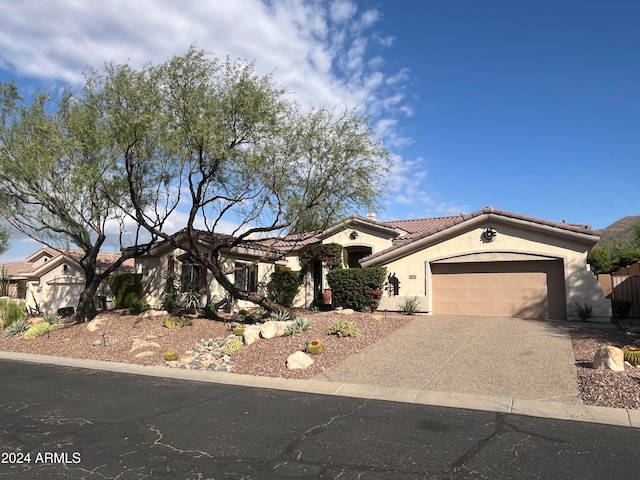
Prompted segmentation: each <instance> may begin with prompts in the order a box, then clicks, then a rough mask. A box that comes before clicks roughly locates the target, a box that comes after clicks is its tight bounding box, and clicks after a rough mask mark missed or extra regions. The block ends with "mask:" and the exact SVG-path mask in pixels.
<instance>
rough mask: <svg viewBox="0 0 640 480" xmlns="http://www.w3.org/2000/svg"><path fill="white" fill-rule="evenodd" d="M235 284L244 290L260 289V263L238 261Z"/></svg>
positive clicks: (254, 290)
mask: <svg viewBox="0 0 640 480" xmlns="http://www.w3.org/2000/svg"><path fill="white" fill-rule="evenodd" d="M235 268H236V271H235V274H234V279H233V284H234V286H235V287H236V288H237V289H238V290H242V291H243V292H257V291H258V265H255V264H250V263H244V262H236V265H235Z"/></svg>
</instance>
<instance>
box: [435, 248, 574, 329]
mask: <svg viewBox="0 0 640 480" xmlns="http://www.w3.org/2000/svg"><path fill="white" fill-rule="evenodd" d="M431 280H432V290H431V291H432V298H433V313H435V314H442V315H474V316H487V317H522V318H556V319H564V318H566V315H567V314H566V301H565V298H566V296H565V287H564V271H563V266H562V261H561V260H531V261H503V262H468V263H467V262H463V263H435V264H431Z"/></svg>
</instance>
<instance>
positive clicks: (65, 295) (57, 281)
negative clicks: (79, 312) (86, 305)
mask: <svg viewBox="0 0 640 480" xmlns="http://www.w3.org/2000/svg"><path fill="white" fill-rule="evenodd" d="M82 255H83V252H82V251H81V250H73V249H67V250H56V249H53V248H51V247H42V248H40V249H39V250H37V251H36V252H34V253H33V254H31V255H29V256H28V257H27V258H26V259H25V260H24V262H13V263H12V264H10V266H8V267H7V271H8V275H9V277H10V279H11V283H12V289H11V291H10V294H11V295H12V296H14V297H22V298H23V299H24V301H25V303H26V306H27V308H28V309H29V310H30V311H31V312H33V313H36V312H40V313H57V312H58V310H59V309H69V308H71V309H73V310H75V307H76V305H77V304H78V300H79V298H80V294H81V293H82V290H83V289H84V286H85V276H84V272H83V270H82V268H81V267H80V264H79V263H78V260H79V259H80V258H82ZM119 257H120V254H119V253H104V252H102V253H100V254H98V270H101V269H102V268H104V267H106V266H107V265H110V264H111V263H113V262H114V261H115V260H116V259H117V258H119ZM132 269H133V262H132V261H127V262H125V263H124V264H123V266H122V267H121V268H120V269H119V270H118V271H119V272H126V271H131V270H132ZM18 284H22V285H23V286H24V288H23V289H20V290H23V291H22V292H20V295H19V291H18V289H17V288H16V285H18ZM96 294H97V295H100V296H104V297H106V298H110V297H111V292H110V290H109V286H108V285H107V282H103V284H102V285H101V286H100V288H99V289H98V291H97V292H96ZM73 310H72V311H73Z"/></svg>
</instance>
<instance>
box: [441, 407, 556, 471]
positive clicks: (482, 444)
mask: <svg viewBox="0 0 640 480" xmlns="http://www.w3.org/2000/svg"><path fill="white" fill-rule="evenodd" d="M494 418H495V429H494V430H493V432H491V433H490V434H489V435H488V436H487V437H485V438H483V439H481V440H479V441H478V442H476V444H475V445H473V446H472V447H471V448H470V449H469V450H468V451H467V452H465V453H463V454H462V455H461V456H460V457H458V459H457V460H455V461H454V462H453V463H452V465H451V466H452V468H453V470H454V471H462V470H464V469H466V465H467V464H468V463H469V461H470V460H472V459H473V458H475V457H476V456H478V454H480V453H481V452H482V450H484V449H485V448H487V447H488V446H489V445H491V444H492V443H493V442H494V441H495V440H497V439H498V438H500V437H501V436H502V435H504V434H506V433H520V434H524V435H525V437H524V438H523V439H521V440H520V441H519V442H518V444H519V445H522V444H524V443H525V442H526V441H527V440H528V439H530V438H539V439H541V440H545V441H550V442H554V443H563V444H566V443H567V442H566V441H565V440H560V439H558V438H554V437H550V436H547V435H541V434H537V433H532V432H529V431H527V430H522V429H519V428H518V427H517V426H515V425H513V424H511V423H509V422H507V421H506V419H507V415H505V414H504V413H496V414H495V417H494ZM517 446H518V445H516V444H514V445H513V447H512V451H513V453H514V456H516V457H517V455H518V451H517ZM516 459H517V458H516Z"/></svg>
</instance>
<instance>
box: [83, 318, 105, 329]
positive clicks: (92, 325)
mask: <svg viewBox="0 0 640 480" xmlns="http://www.w3.org/2000/svg"><path fill="white" fill-rule="evenodd" d="M102 323H103V320H102V319H101V318H94V319H93V320H91V321H90V322H89V323H87V330H89V331H90V332H95V331H96V330H98V329H99V328H100V327H101V326H102Z"/></svg>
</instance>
